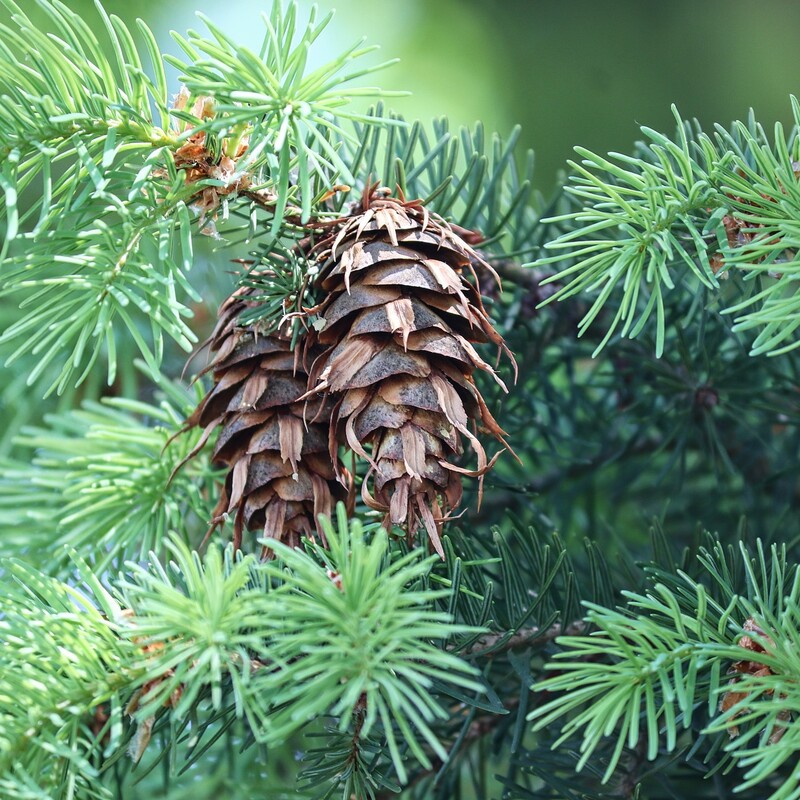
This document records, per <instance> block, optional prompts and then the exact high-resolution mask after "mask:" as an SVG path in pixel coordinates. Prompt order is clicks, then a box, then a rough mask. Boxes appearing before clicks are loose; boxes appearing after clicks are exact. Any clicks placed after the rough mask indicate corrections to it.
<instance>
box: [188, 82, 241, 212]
mask: <svg viewBox="0 0 800 800" xmlns="http://www.w3.org/2000/svg"><path fill="white" fill-rule="evenodd" d="M188 100H189V93H188V92H187V91H186V89H182V90H181V92H180V93H179V94H178V96H177V98H176V99H175V103H174V106H173V108H175V109H176V110H178V111H182V110H184V109H185V107H186V104H187V102H188ZM191 113H192V116H193V117H196V118H197V119H199V120H200V121H201V122H202V121H203V120H206V119H210V118H213V117H214V115H215V111H214V100H213V98H211V97H205V96H201V97H198V98H197V100H196V101H195V103H194V105H193V106H192V111H191ZM187 129H190V128H188V127H185V128H184V129H183V131H181V132H184V131H185V130H187ZM247 146H248V137H246V136H244V137H242V138H241V139H240V140H239V141H238V142H236V143H235V145H234V147H235V151H234V152H228V151H229V150H230V149H231V148H230V146H229V144H228V142H227V141H226V140H223V141H222V142H220V148H221V154H220V155H219V156H215V155H214V154H213V153H212V152H211V151H210V150H209V148H208V140H207V134H206V132H205V131H203V130H200V131H197V132H196V133H193V134H191V136H189V138H188V139H187V140H186V141H185V142H184V144H182V145H181V146H180V147H179V148H178V149H177V150H176V151H175V152H174V154H173V158H174V161H175V166H176V168H177V169H179V170H183V172H184V177H185V181H186V184H187V185H190V184H193V183H197V182H198V181H201V180H205V179H209V178H210V179H213V180H215V181H221V182H222V185H221V186H204V187H201V188H200V189H199V190H198V192H197V193H196V195H195V196H194V197H193V198H192V200H191V201H190V202H191V206H192V208H193V209H194V210H195V211H197V212H198V213H199V214H200V223H201V225H202V224H203V222H204V221H205V220H206V217H207V216H208V215H209V214H212V213H213V212H215V211H216V210H217V208H218V207H219V205H220V198H222V197H226V196H227V195H230V194H236V193H239V192H244V191H246V190H248V189H249V188H250V185H251V181H250V176H249V175H248V174H247V173H242V174H238V172H237V161H238V160H239V159H240V158H241V157H242V155H244V153H245V152H246V150H247ZM209 227H211V225H210V224H209Z"/></svg>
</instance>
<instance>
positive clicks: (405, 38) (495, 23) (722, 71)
mask: <svg viewBox="0 0 800 800" xmlns="http://www.w3.org/2000/svg"><path fill="white" fill-rule="evenodd" d="M23 5H24V6H26V11H30V9H29V8H28V7H29V6H32V5H33V3H32V2H30V3H29V2H23ZM66 5H67V6H69V7H70V8H72V9H74V10H76V11H83V10H86V11H87V12H88V10H89V9H90V8H91V2H90V0H66ZM300 5H301V6H302V7H303V8H304V9H306V10H307V9H308V8H310V6H311V2H309V1H308V0H300ZM105 6H106V8H107V9H108V10H109V11H112V12H114V13H116V14H118V15H119V16H121V17H122V18H123V19H124V20H126V21H127V22H132V21H133V20H134V19H135V18H136V17H137V16H140V17H142V18H144V19H145V20H146V21H147V22H148V23H149V24H150V25H151V27H152V28H153V29H154V30H155V32H156V34H157V36H158V38H159V41H160V43H161V44H162V46H163V47H164V48H165V49H167V50H168V51H169V52H177V48H176V46H175V45H174V43H172V42H171V41H170V39H169V30H170V29H175V30H177V31H181V32H182V31H185V30H186V28H189V27H195V28H197V27H202V22H200V21H199V20H197V19H196V18H195V16H194V12H195V11H202V12H203V13H205V14H207V15H209V16H210V17H211V18H212V19H213V20H214V21H215V22H216V23H217V24H219V25H221V26H222V27H223V28H224V29H225V30H226V31H228V32H230V33H231V34H233V35H234V36H235V37H236V38H237V39H239V40H241V41H242V42H244V43H248V44H251V45H252V46H253V47H255V46H256V45H257V44H258V42H259V41H260V37H261V33H262V28H261V26H260V24H259V20H258V17H259V14H260V13H261V12H262V11H266V10H268V8H269V3H268V2H252V1H251V0H225V1H224V2H216V1H214V0H173V2H163V0H106V2H105ZM318 6H319V10H320V12H321V13H326V12H328V11H330V10H331V9H333V8H336V9H337V14H336V17H335V19H334V22H333V24H332V25H331V27H330V28H329V30H328V31H327V32H326V34H325V36H324V38H323V40H322V42H321V44H320V47H319V48H318V49H317V50H316V51H315V56H316V60H317V61H322V60H323V59H324V57H325V52H326V50H327V52H328V53H329V54H330V55H333V54H334V53H335V52H336V51H337V50H339V49H340V48H342V47H343V46H345V45H348V44H350V43H352V42H353V41H355V40H357V39H359V38H361V37H362V36H364V37H366V38H367V41H368V42H369V43H371V44H373V43H374V44H377V45H380V47H381V51H380V53H378V54H377V55H376V56H375V58H376V61H377V60H379V59H384V58H390V57H395V56H397V57H399V58H400V59H401V61H400V63H399V64H398V65H396V66H394V67H391V68H390V69H388V70H386V71H385V72H383V73H379V74H378V75H376V76H372V78H371V79H370V81H371V82H374V83H379V84H380V85H382V86H384V87H385V88H392V89H407V90H409V91H411V92H412V93H413V94H412V96H410V97H408V98H396V99H393V100H392V101H391V105H392V106H393V107H395V108H396V109H397V110H398V111H401V112H402V113H403V114H405V115H406V116H408V117H418V118H421V119H425V118H429V117H432V116H438V115H441V114H445V115H447V116H448V117H450V119H451V120H452V122H453V123H456V124H472V123H473V122H474V121H475V120H478V119H481V120H483V121H484V123H485V124H486V126H487V128H489V129H495V130H498V131H500V132H503V133H504V132H507V131H508V130H509V129H510V128H511V126H512V125H514V124H516V123H520V124H521V125H522V127H523V142H524V144H525V145H526V146H529V147H533V148H534V149H535V151H536V156H537V164H538V173H537V175H538V178H537V188H539V189H540V190H541V191H543V192H544V193H545V194H547V193H549V191H550V189H551V188H552V186H553V184H554V181H555V180H556V176H557V172H558V170H559V169H561V168H563V167H564V164H565V161H566V159H567V158H569V157H570V156H571V153H572V148H573V146H575V145H577V144H580V145H583V146H585V147H588V148H590V149H593V150H599V151H602V152H606V151H609V150H617V151H622V152H626V151H629V150H630V148H631V145H632V143H633V141H634V140H635V139H636V138H637V135H638V128H637V125H648V126H650V127H653V128H657V129H662V130H667V131H670V130H672V127H673V121H672V117H671V113H670V104H671V103H673V102H674V103H676V104H677V106H678V108H679V109H680V111H681V113H682V114H683V115H684V116H686V117H697V118H698V119H699V120H700V121H701V122H702V123H703V125H704V126H709V125H711V124H713V123H714V122H721V123H723V124H725V125H727V124H728V123H729V122H730V121H731V120H732V119H734V118H742V117H744V116H745V115H746V114H747V112H748V109H749V108H750V107H751V106H752V107H754V108H755V111H756V114H757V116H758V118H759V120H761V121H762V122H763V123H764V124H765V125H767V126H768V125H771V124H772V123H773V122H774V121H775V120H781V121H783V122H784V123H786V122H788V120H789V113H790V112H789V102H788V95H789V94H790V93H793V92H797V91H798V87H797V83H796V77H797V75H798V68H799V67H800V47H798V45H797V36H798V32H799V31H800V3H797V2H794V1H793V0H760V2H758V3H753V2H745V0H668V1H667V2H656V1H655V0H606V2H602V1H601V0H435V2H433V1H432V0H427V1H426V0H321V2H319V3H318ZM90 18H91V19H92V20H94V19H96V17H94V15H90ZM173 76H174V75H173ZM176 88H177V87H176Z"/></svg>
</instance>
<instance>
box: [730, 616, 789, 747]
mask: <svg viewBox="0 0 800 800" xmlns="http://www.w3.org/2000/svg"><path fill="white" fill-rule="evenodd" d="M742 627H743V628H744V630H745V631H747V632H748V633H755V634H756V635H757V636H758V640H755V639H753V638H751V637H750V636H747V635H745V636H742V638H741V639H739V646H740V647H743V648H744V649H745V650H747V651H749V652H751V653H756V654H758V653H769V650H770V649H771V648H773V647H774V646H775V642H774V641H773V640H772V639H771V638H770V637H769V636H767V635H766V634H765V633H764V631H763V630H762V629H761V628H760V627H759V626H758V624H757V623H756V621H755V620H754V619H753V618H752V617H750V618H749V619H747V620H746V621H745V623H744V625H743V626H742ZM765 645H766V646H765ZM728 674H733V675H735V676H736V677H734V678H733V679H732V680H731V681H730V682H729V684H728V686H730V687H731V688H730V689H729V690H728V691H727V692H725V694H724V695H723V697H722V700H721V701H720V704H719V710H720V711H721V712H723V713H724V712H726V711H729V710H730V709H732V708H733V707H734V706H735V705H737V704H738V703H741V702H742V701H743V700H746V699H747V697H748V696H749V692H737V691H736V689H735V687H736V684H737V683H738V682H739V676H740V675H754V676H757V677H766V676H768V675H773V674H774V673H773V672H772V670H771V669H770V668H769V667H767V666H765V665H764V664H762V663H761V662H760V661H751V660H749V659H742V660H741V661H736V662H735V663H734V664H732V665H731V666H730V668H729V669H728ZM768 694H771V692H768ZM746 711H747V709H746V708H742V709H740V710H739V711H737V712H736V713H735V714H734V715H733V717H732V718H731V719H732V720H734V719H736V717H737V716H739V714H743V713H745V712H746ZM778 719H780V720H781V721H784V722H788V720H789V719H790V714H789V712H788V711H787V712H786V713H785V714H784V713H783V712H781V713H780V714H779V715H778ZM785 732H786V727H785V726H782V725H776V726H775V728H774V729H773V731H772V733H771V735H770V737H769V742H770V744H775V743H777V742H779V741H780V739H781V737H782V736H783V734H784V733H785ZM728 733H729V734H730V736H731V737H733V736H738V735H739V726H738V725H730V726H728Z"/></svg>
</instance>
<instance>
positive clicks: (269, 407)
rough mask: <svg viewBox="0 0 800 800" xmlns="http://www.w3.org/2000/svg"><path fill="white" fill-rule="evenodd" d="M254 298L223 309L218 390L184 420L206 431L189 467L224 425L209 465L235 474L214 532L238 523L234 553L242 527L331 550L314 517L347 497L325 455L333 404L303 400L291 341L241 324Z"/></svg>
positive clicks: (342, 474) (339, 472) (241, 297)
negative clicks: (307, 539) (318, 542)
mask: <svg viewBox="0 0 800 800" xmlns="http://www.w3.org/2000/svg"><path fill="white" fill-rule="evenodd" d="M252 291H253V290H252V289H250V288H247V287H243V288H241V289H239V290H237V291H236V292H235V293H234V294H233V295H232V296H231V297H229V298H228V299H227V300H226V301H225V302H224V303H223V304H222V306H221V307H220V310H219V319H218V322H217V326H216V328H215V329H214V332H213V333H212V334H211V337H210V339H209V343H210V348H211V350H212V351H216V356H215V358H214V360H213V362H212V363H211V364H209V366H208V367H206V369H205V370H203V372H208V371H211V370H213V375H214V387H213V388H212V389H211V390H210V391H209V392H208V394H207V395H206V396H205V397H204V398H203V400H202V401H201V402H200V404H199V405H198V407H197V408H196V409H195V411H194V412H193V413H192V415H191V416H190V417H189V418H188V419H187V420H186V425H185V427H186V428H190V427H195V426H199V427H202V428H203V429H204V430H203V435H202V436H201V438H200V442H199V443H198V445H197V447H196V448H195V450H194V451H193V452H192V453H191V454H190V455H189V456H188V457H187V459H188V458H191V457H192V456H193V455H195V454H196V453H197V452H199V450H200V449H201V448H202V446H203V445H204V444H205V442H206V441H207V440H208V438H209V436H210V435H211V434H212V432H213V431H214V430H216V429H217V428H218V427H221V430H220V433H219V437H218V438H217V442H216V445H215V447H214V452H213V455H212V460H213V462H214V463H216V464H219V465H222V466H225V467H228V469H229V471H228V474H227V477H226V479H225V485H224V488H223V491H222V494H221V496H220V499H219V503H218V504H217V507H216V509H215V511H214V513H215V517H214V519H213V521H212V530H213V528H214V527H216V526H217V525H219V524H221V523H222V522H224V520H225V518H226V516H227V515H232V516H233V528H234V546H235V547H236V548H237V549H238V548H240V547H241V541H242V531H243V529H245V528H246V529H247V530H250V531H263V533H264V534H265V535H266V536H268V537H270V538H274V539H280V540H281V541H283V542H285V543H286V544H288V545H290V546H292V547H294V546H297V545H298V544H299V543H300V538H301V537H302V536H313V534H314V533H315V532H316V533H317V534H318V535H319V537H320V538H321V539H322V541H323V543H324V535H323V533H322V531H321V530H320V528H319V524H318V521H317V517H318V515H319V514H324V515H326V516H330V514H331V511H332V509H333V505H334V504H335V502H336V501H337V500H339V499H342V500H344V499H346V497H347V492H346V491H345V489H344V486H343V483H344V482H345V481H346V480H347V478H348V475H347V473H346V471H345V470H344V469H343V468H341V467H340V466H339V465H338V459H336V460H334V463H336V464H337V469H336V470H334V467H333V465H332V463H331V460H330V459H329V457H328V453H327V450H328V428H329V424H330V423H329V419H330V403H329V400H328V399H327V398H317V399H315V400H311V401H308V402H306V401H302V400H300V398H301V396H302V395H304V394H305V392H306V388H307V380H308V376H307V374H306V372H305V370H304V369H303V366H302V359H301V358H300V357H299V352H298V353H296V352H294V351H293V350H292V347H291V340H290V337H289V336H288V335H286V334H285V333H280V332H279V333H272V334H263V333H260V332H259V331H258V330H257V328H256V327H255V326H252V325H251V326H247V327H239V326H238V325H237V321H238V318H239V315H240V314H241V312H242V311H243V310H245V309H246V308H248V307H249V306H251V305H252V301H249V300H248V295H249V294H251V293H252ZM201 374H202V373H201ZM337 476H338V477H339V478H340V480H341V482H338V481H337V480H336V477H337Z"/></svg>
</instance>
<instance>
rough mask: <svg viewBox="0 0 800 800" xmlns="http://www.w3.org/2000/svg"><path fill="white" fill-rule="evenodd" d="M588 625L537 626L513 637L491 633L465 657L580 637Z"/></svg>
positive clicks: (576, 623) (467, 652)
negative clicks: (560, 638) (561, 637)
mask: <svg viewBox="0 0 800 800" xmlns="http://www.w3.org/2000/svg"><path fill="white" fill-rule="evenodd" d="M586 627H587V626H586V623H585V622H583V621H580V620H579V621H577V622H571V623H570V624H569V625H567V626H563V625H561V623H556V624H555V625H551V626H550V627H549V628H545V629H544V630H542V629H541V628H539V627H538V626H536V625H533V626H532V627H530V628H520V629H519V630H518V631H517V632H516V633H514V634H512V635H511V636H509V635H508V632H506V633H489V634H486V635H485V636H481V637H480V639H478V640H477V641H476V642H475V643H474V644H472V645H471V646H470V647H469V648H468V649H467V650H466V651H465V652H464V655H470V656H481V655H487V656H490V657H491V656H494V655H498V654H500V653H505V652H507V651H508V650H516V649H517V648H520V647H538V646H540V645H543V644H547V642H552V641H553V639H556V638H558V637H559V636H579V635H580V634H582V633H584V632H585V631H586Z"/></svg>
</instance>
